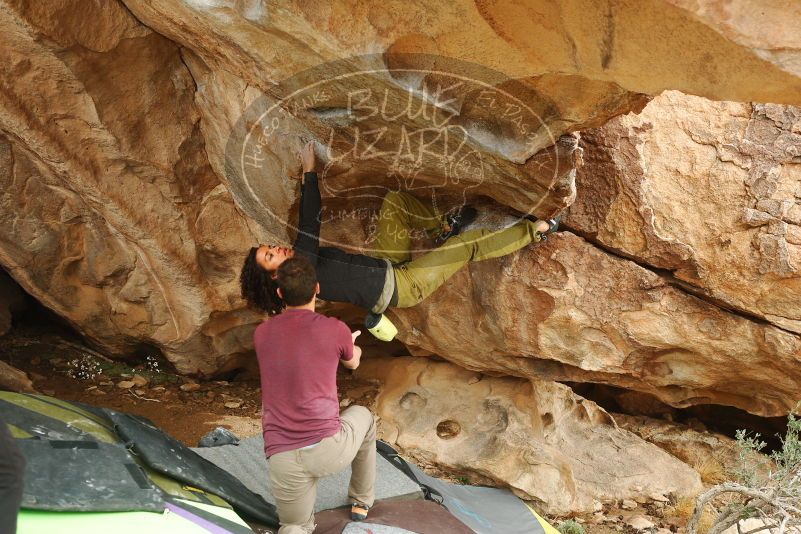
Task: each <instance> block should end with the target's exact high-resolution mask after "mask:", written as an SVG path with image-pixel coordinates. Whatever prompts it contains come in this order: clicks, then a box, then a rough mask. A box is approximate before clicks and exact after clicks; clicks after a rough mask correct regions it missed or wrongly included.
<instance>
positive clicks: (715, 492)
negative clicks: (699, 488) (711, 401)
mask: <svg viewBox="0 0 801 534" xmlns="http://www.w3.org/2000/svg"><path fill="white" fill-rule="evenodd" d="M800 409H801V403H799V404H798V405H797V406H796V408H795V410H794V413H791V414H790V415H789V416H788V418H787V435H786V436H785V437H784V438H782V440H781V441H782V448H781V449H780V450H776V451H774V452H773V453H772V454H771V455H770V456H765V455H762V454H759V453H760V451H762V449H764V448H765V442H763V441H762V440H760V439H759V438H760V436H759V434H754V435H748V434H747V433H746V432H745V431H744V430H739V431H738V432H737V447H738V460H737V463H736V465H735V466H734V468H733V469H732V470H731V474H730V477H731V480H729V481H727V482H724V483H722V484H718V485H717V486H713V487H712V488H710V489H709V490H707V491H706V492H704V493H702V494H701V495H699V496H698V499H696V502H695V509H694V511H693V515H692V517H690V520H689V522H688V523H687V534H696V533H697V532H698V530H699V523H700V522H701V517H702V516H703V515H704V513H705V510H706V509H707V507H710V508H712V509H713V510H714V512H715V513H716V516H715V519H714V521H713V524H712V526H711V527H710V528H709V531H708V532H709V534H719V533H720V532H723V531H724V530H726V529H727V528H729V527H731V526H733V525H736V524H738V523H739V522H740V521H741V520H743V519H748V518H752V517H753V518H757V519H759V520H760V521H761V522H762V524H763V526H762V527H759V528H755V529H752V530H750V531H748V533H743V534H756V533H757V532H762V531H765V530H767V531H769V532H771V534H784V533H786V532H788V530H790V529H798V527H799V526H801V419H798V417H797V416H796V414H797V413H798V412H799V410H800ZM738 530H739V527H738Z"/></svg>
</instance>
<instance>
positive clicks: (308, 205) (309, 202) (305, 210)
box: [294, 172, 387, 310]
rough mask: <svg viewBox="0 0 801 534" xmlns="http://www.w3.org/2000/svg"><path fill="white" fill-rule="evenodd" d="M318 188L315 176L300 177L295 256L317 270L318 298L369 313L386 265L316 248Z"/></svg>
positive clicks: (315, 174)
mask: <svg viewBox="0 0 801 534" xmlns="http://www.w3.org/2000/svg"><path fill="white" fill-rule="evenodd" d="M320 209H321V204H320V188H319V187H318V185H317V173H316V172H307V173H305V174H304V175H303V184H302V185H301V187H300V217H299V219H298V236H297V238H296V239H295V245H294V249H295V252H297V253H300V254H303V255H304V256H306V257H307V258H309V259H310V260H311V262H312V264H313V265H314V267H315V269H316V270H317V280H318V281H319V282H320V298H321V299H323V300H332V301H336V302H350V303H352V304H356V305H357V306H361V307H362V308H366V309H368V310H369V309H370V308H372V307H373V306H374V305H375V303H376V302H378V298H379V297H380V296H381V292H382V291H383V289H384V280H385V278H386V270H387V264H386V262H385V261H384V260H381V259H377V258H371V257H369V256H364V255H362V254H348V253H347V252H345V251H344V250H340V249H338V248H334V247H321V246H320Z"/></svg>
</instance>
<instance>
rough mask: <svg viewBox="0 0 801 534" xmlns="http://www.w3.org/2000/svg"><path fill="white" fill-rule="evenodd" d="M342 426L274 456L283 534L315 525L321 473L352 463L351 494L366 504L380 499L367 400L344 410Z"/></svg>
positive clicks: (302, 533)
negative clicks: (312, 443)
mask: <svg viewBox="0 0 801 534" xmlns="http://www.w3.org/2000/svg"><path fill="white" fill-rule="evenodd" d="M340 421H341V423H340V429H339V432H337V433H336V434H334V435H333V436H330V437H327V438H325V439H323V440H322V441H320V442H319V443H318V444H317V445H315V446H313V447H312V448H309V449H295V450H291V451H286V452H279V453H278V454H274V455H272V456H270V458H269V460H268V462H269V465H270V488H271V490H272V492H273V497H275V503H276V507H277V508H278V519H279V521H280V523H281V528H280V529H278V533H279V534H309V533H311V532H312V531H314V527H315V524H314V501H315V498H316V497H317V479H319V478H320V477H325V476H328V475H333V474H334V473H337V472H339V471H341V470H343V469H344V468H345V467H347V466H348V464H350V465H351V469H352V471H353V472H352V473H351V476H350V486H349V487H348V496H349V497H350V499H352V500H354V501H358V502H360V503H362V504H366V505H367V506H372V505H373V501H374V500H375V460H376V459H375V454H376V453H375V430H376V429H375V419H374V418H373V414H372V413H370V410H368V409H367V408H365V407H363V406H351V407H350V408H348V409H347V410H345V411H344V412H342V414H341V415H340Z"/></svg>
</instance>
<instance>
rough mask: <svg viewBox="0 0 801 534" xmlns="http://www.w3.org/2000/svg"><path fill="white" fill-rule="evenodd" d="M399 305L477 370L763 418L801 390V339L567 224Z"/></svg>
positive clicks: (417, 334)
mask: <svg viewBox="0 0 801 534" xmlns="http://www.w3.org/2000/svg"><path fill="white" fill-rule="evenodd" d="M390 313H391V314H392V317H393V318H394V319H396V320H397V322H398V324H399V325H401V326H400V331H401V334H400V338H401V340H402V341H403V342H404V343H406V344H407V345H408V346H410V347H412V348H413V349H414V348H418V349H422V350H423V351H424V352H425V353H433V354H438V355H441V356H443V357H445V358H447V359H449V360H450V361H453V362H455V363H458V364H459V365H462V366H464V367H467V368H469V369H473V370H476V371H490V372H493V373H501V374H510V375H515V376H521V377H531V378H545V379H549V380H559V381H574V382H592V383H599V384H610V385H616V386H619V387H623V388H626V389H632V390H637V391H642V392H644V393H650V394H651V395H653V396H655V397H656V398H658V399H659V400H661V401H662V402H665V403H667V404H670V405H672V406H676V407H686V406H691V405H695V404H722V405H728V406H735V407H738V408H741V409H742V410H745V411H748V412H750V413H753V414H758V415H765V416H770V415H774V416H778V415H784V414H787V413H788V412H789V411H790V410H791V409H792V408H793V407H794V406H795V404H796V402H797V401H798V391H799V388H801V366H799V362H801V337H799V336H798V335H796V334H793V333H790V332H787V331H786V330H783V329H781V328H778V327H775V326H772V325H769V324H766V323H764V322H761V321H754V320H751V319H748V318H745V317H742V316H740V315H737V314H733V313H729V312H727V311H725V310H722V309H721V308H720V307H718V306H716V305H714V304H711V303H708V302H706V301H703V300H700V299H698V298H697V297H695V296H693V295H691V294H688V293H686V292H685V291H683V290H681V289H679V288H677V287H675V286H674V285H672V284H671V283H670V281H669V280H665V279H664V278H663V277H661V276H660V275H659V274H657V273H655V272H653V271H651V270H648V269H645V268H643V267H641V266H639V265H637V264H636V263H634V262H632V261H629V260H625V259H621V258H619V257H616V256H614V255H611V254H608V253H606V252H604V251H602V250H600V249H599V248H597V247H594V246H593V245H591V244H590V243H588V242H587V241H585V240H584V239H582V238H580V237H578V236H576V235H574V234H571V233H569V232H563V233H560V234H556V235H554V236H552V237H551V238H550V239H549V240H548V241H547V242H546V243H544V244H540V245H536V246H532V247H528V248H526V249H523V250H522V251H520V252H519V253H517V254H513V255H510V256H507V257H504V258H501V259H498V260H493V261H488V262H479V263H473V264H471V265H469V267H468V268H466V269H463V270H462V271H460V272H459V273H458V274H457V275H456V276H455V277H454V280H453V282H452V283H449V284H447V285H446V286H443V287H442V288H440V289H439V290H437V292H436V293H435V294H434V296H433V298H430V299H427V300H426V301H424V302H423V303H421V304H420V305H418V306H416V307H415V308H408V309H397V310H392V311H391V312H390ZM465 332H470V335H465ZM724 377H725V378H724Z"/></svg>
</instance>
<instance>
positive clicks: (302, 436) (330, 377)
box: [253, 310, 353, 457]
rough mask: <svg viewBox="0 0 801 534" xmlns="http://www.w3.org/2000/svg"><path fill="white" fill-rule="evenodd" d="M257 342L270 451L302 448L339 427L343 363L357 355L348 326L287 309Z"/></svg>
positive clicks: (267, 451)
mask: <svg viewBox="0 0 801 534" xmlns="http://www.w3.org/2000/svg"><path fill="white" fill-rule="evenodd" d="M253 341H254V344H255V347H256V357H257V358H258V360H259V373H260V374H261V405H262V408H261V425H262V429H263V432H264V452H265V454H266V455H267V456H268V457H269V456H272V455H273V454H278V453H279V452H284V451H290V450H293V449H299V448H300V447H305V446H306V445H311V444H313V443H317V442H318V441H320V440H321V439H323V438H327V437H328V436H333V435H334V434H336V433H337V432H339V400H338V399H337V364H338V363H339V360H346V361H347V360H350V359H351V358H353V338H352V337H351V333H350V329H349V328H348V327H347V325H346V324H345V323H343V322H342V321H340V320H339V319H334V318H333V317H326V316H325V315H320V314H319V313H315V312H313V311H309V310H286V311H284V312H283V313H281V314H280V315H277V316H275V317H273V318H271V319H268V320H266V321H264V322H263V323H262V324H260V325H259V326H258V327H257V328H256V332H255V333H254V334H253Z"/></svg>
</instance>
